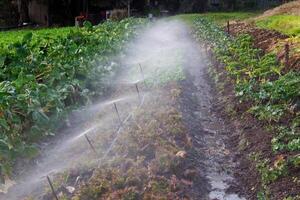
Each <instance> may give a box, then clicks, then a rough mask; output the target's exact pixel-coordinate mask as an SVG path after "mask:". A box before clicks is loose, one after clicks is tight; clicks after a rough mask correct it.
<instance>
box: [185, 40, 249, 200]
mask: <svg viewBox="0 0 300 200" xmlns="http://www.w3.org/2000/svg"><path fill="white" fill-rule="evenodd" d="M191 49H193V51H189V53H188V54H187V55H186V56H185V58H186V59H185V60H186V63H185V74H186V76H187V79H186V80H184V81H182V83H181V85H182V92H183V94H182V96H181V99H180V104H181V110H182V113H183V117H184V119H185V123H186V124H187V126H188V129H189V132H190V135H191V136H192V141H193V144H194V149H195V152H194V154H193V158H191V159H194V160H196V165H197V168H198V172H199V173H201V176H202V179H203V180H202V183H200V184H199V185H198V186H196V187H195V189H194V190H195V191H197V190H198V191H199V187H201V191H202V192H204V193H198V194H197V193H195V194H196V196H195V197H196V198H197V199H204V200H206V199H207V200H244V199H245V198H244V197H241V196H239V194H237V193H234V192H231V190H230V188H232V187H234V188H236V189H235V191H239V188H238V187H237V184H236V181H235V179H234V176H233V174H234V173H233V170H234V167H235V165H236V164H237V163H234V162H233V155H232V153H231V152H230V150H229V149H228V148H227V147H226V145H225V144H226V141H227V140H228V138H227V135H228V134H230V128H229V127H227V126H226V124H225V123H224V121H223V120H222V118H221V117H220V115H219V114H218V113H216V112H215V111H214V103H215V102H216V101H217V99H216V95H215V91H214V88H213V86H212V84H210V82H211V80H210V78H209V75H208V68H209V59H208V58H207V55H206V53H205V51H204V48H201V47H200V46H199V45H197V44H194V45H193V46H191ZM197 187H198V188H197ZM240 191H242V190H241V188H240Z"/></svg>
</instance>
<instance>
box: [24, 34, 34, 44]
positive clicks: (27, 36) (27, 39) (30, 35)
mask: <svg viewBox="0 0 300 200" xmlns="http://www.w3.org/2000/svg"><path fill="white" fill-rule="evenodd" d="M31 39H32V32H29V33H26V34H25V35H24V37H23V40H22V43H23V44H24V43H28V42H30V41H31Z"/></svg>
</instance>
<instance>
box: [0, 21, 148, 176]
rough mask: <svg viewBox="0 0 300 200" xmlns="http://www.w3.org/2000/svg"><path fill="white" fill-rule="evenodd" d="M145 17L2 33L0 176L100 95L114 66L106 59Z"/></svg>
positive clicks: (32, 155)
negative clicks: (82, 26) (78, 109)
mask: <svg viewBox="0 0 300 200" xmlns="http://www.w3.org/2000/svg"><path fill="white" fill-rule="evenodd" d="M143 23H144V20H141V19H126V20H123V21H121V22H106V23H104V24H101V25H99V26H96V27H93V26H92V25H91V24H89V23H85V27H84V28H82V29H79V28H63V29H52V30H51V29H50V30H39V31H34V32H33V33H32V32H30V31H21V32H15V33H13V32H9V33H8V34H9V35H10V37H6V36H7V33H2V34H1V35H0V38H4V37H5V38H6V40H1V42H0V97H1V98H0V161H1V162H0V177H2V178H4V177H5V176H6V175H11V174H12V166H13V164H14V161H15V159H16V158H17V157H26V158H32V157H34V156H36V155H37V154H38V148H37V146H36V145H34V144H35V143H36V142H37V141H39V140H40V139H41V138H44V137H47V136H53V135H54V132H55V131H56V130H57V129H58V128H59V127H61V126H63V125H64V123H62V122H61V121H64V119H65V118H66V116H67V114H68V113H69V112H70V111H71V110H73V109H75V108H77V107H78V106H82V105H85V104H89V103H91V102H92V101H93V99H95V98H96V97H98V96H99V95H103V94H104V93H105V92H106V91H107V88H108V86H109V84H110V82H109V81H107V80H108V78H110V79H109V80H112V77H113V76H114V74H116V73H117V71H118V69H119V66H117V65H115V64H114V63H112V62H111V58H112V56H114V55H116V54H117V53H119V52H120V51H121V50H122V49H123V46H124V44H125V43H126V42H127V41H128V40H129V39H131V38H132V37H134V36H135V35H136V33H137V27H139V26H140V25H142V24H143Z"/></svg>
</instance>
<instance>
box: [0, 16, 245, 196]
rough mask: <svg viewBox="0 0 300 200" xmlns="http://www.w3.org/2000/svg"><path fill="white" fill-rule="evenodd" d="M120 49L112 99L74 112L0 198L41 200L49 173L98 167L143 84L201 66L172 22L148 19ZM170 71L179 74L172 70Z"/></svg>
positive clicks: (139, 100) (185, 32)
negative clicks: (73, 121) (71, 122)
mask: <svg viewBox="0 0 300 200" xmlns="http://www.w3.org/2000/svg"><path fill="white" fill-rule="evenodd" d="M126 49H127V50H126V52H125V55H126V56H125V57H123V58H122V60H121V61H120V63H122V64H123V65H122V73H121V75H120V76H119V77H118V78H117V79H116V80H115V81H114V82H115V90H116V92H114V95H113V96H114V97H112V99H108V100H106V101H102V102H97V103H96V104H94V105H92V106H89V107H87V108H84V109H83V110H82V111H81V112H79V113H80V114H79V116H81V117H82V118H83V120H82V121H81V123H79V124H77V125H76V126H73V127H71V128H69V129H67V130H65V131H64V132H65V133H68V134H63V133H62V134H59V135H62V136H61V138H60V139H59V140H58V141H57V142H54V144H51V145H48V146H46V147H44V148H43V151H42V153H41V156H40V159H38V161H37V163H36V164H35V165H33V166H31V167H30V168H29V169H26V170H25V171H24V172H22V173H20V176H19V177H18V179H17V180H16V182H17V184H16V185H15V186H13V187H11V188H10V190H9V192H8V193H7V194H5V195H4V196H3V197H2V198H1V196H0V198H1V199H11V200H18V199H23V198H24V197H26V196H28V195H30V197H33V198H34V199H41V198H42V197H41V195H42V192H43V191H44V189H45V188H49V185H48V184H47V178H48V182H49V176H50V177H51V176H52V175H55V174H56V173H63V172H64V171H68V170H71V169H73V168H76V167H77V168H97V167H99V166H100V165H101V164H102V163H103V162H105V159H106V157H107V156H108V154H109V153H110V152H111V151H112V149H113V146H114V145H115V144H116V141H117V140H118V138H119V135H120V134H122V130H123V128H124V127H125V126H126V124H128V123H130V119H131V118H132V117H133V111H134V110H135V109H137V108H139V107H140V106H143V103H144V101H145V98H147V95H148V94H147V92H146V89H147V87H146V86H147V85H148V84H149V85H156V84H158V82H159V83H161V82H164V81H170V80H172V79H175V80H178V79H180V76H182V74H183V73H181V72H182V71H180V70H183V66H184V65H185V64H186V63H187V62H189V63H192V64H191V65H189V66H192V67H195V68H196V67H198V66H203V60H204V59H203V57H202V56H203V55H201V53H200V51H199V50H198V49H197V47H195V44H194V41H193V40H192V39H191V37H190V34H189V29H188V28H187V27H186V26H185V25H184V24H183V23H181V22H178V21H158V22H156V23H154V24H153V25H152V26H151V27H149V28H147V29H146V30H145V31H144V32H143V33H142V34H141V35H140V36H139V37H138V38H137V39H136V40H134V41H132V42H131V43H129V44H128V46H127V48H126ZM186 55H190V56H186ZM191 55H192V58H191ZM187 59H188V60H187ZM174 71H176V72H177V71H179V72H178V73H175V74H174V73H173V72H174ZM170 73H171V74H172V77H171V76H170ZM177 75H178V76H179V77H176V76H177ZM174 76H175V77H174ZM149 95H151V94H149ZM64 135H66V136H64ZM211 174H214V175H216V174H217V172H216V171H210V174H208V176H207V177H208V179H209V180H210V182H211V183H212V185H218V184H213V182H217V183H222V184H223V185H224V184H225V182H226V181H227V180H229V179H231V178H232V177H230V176H229V177H225V179H222V180H220V179H216V178H214V177H213V176H211ZM217 175H218V174H217ZM227 188H228V187H227V185H226V186H224V187H222V188H217V189H218V191H219V192H220V193H222V194H223V193H224V195H223V196H222V195H221V197H220V195H219V196H216V195H215V193H212V194H211V198H209V199H214V198H216V197H218V198H219V199H228V198H227V197H226V198H225V196H226V195H227V194H226V192H225V190H226V189H227ZM227 196H228V195H227ZM235 199H237V200H238V199H239V198H238V197H236V198H235Z"/></svg>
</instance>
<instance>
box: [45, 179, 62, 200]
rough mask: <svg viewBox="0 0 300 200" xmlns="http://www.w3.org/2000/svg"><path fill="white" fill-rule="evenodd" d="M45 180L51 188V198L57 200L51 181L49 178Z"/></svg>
mask: <svg viewBox="0 0 300 200" xmlns="http://www.w3.org/2000/svg"><path fill="white" fill-rule="evenodd" d="M47 180H48V183H49V185H50V188H51V191H52V195H53V197H54V198H55V199H56V200H59V199H58V197H57V195H56V193H55V190H54V187H53V184H52V182H51V179H50V177H49V176H47Z"/></svg>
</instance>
